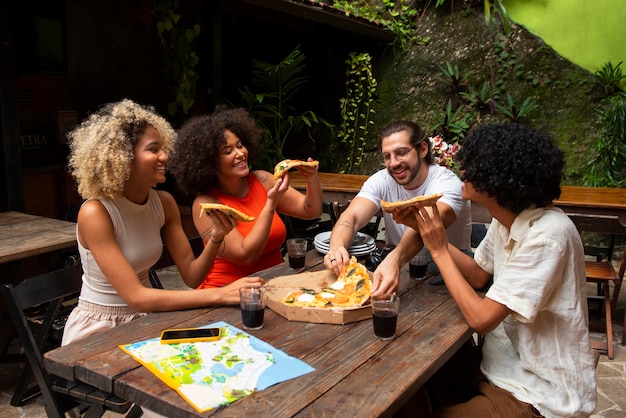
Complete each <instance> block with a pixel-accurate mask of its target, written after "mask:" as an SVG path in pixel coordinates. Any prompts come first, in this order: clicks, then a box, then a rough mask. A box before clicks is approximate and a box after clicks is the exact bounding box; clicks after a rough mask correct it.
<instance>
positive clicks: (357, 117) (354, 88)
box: [337, 53, 378, 173]
mask: <svg viewBox="0 0 626 418" xmlns="http://www.w3.org/2000/svg"><path fill="white" fill-rule="evenodd" d="M346 64H347V70H346V97H344V98H342V99H340V100H339V104H340V108H341V120H342V122H341V125H340V127H339V131H338V132H337V138H338V139H339V140H340V143H341V145H342V146H343V147H344V148H346V149H347V152H348V156H347V159H346V162H345V164H344V167H343V169H342V170H341V172H342V173H351V172H353V170H355V169H356V168H358V167H360V166H361V163H362V162H363V154H364V152H365V145H366V143H367V133H368V131H369V129H370V127H372V126H373V125H374V122H373V121H372V120H371V116H372V114H373V113H374V109H373V108H372V104H373V103H374V95H375V93H376V88H377V86H378V84H377V82H376V79H375V78H374V76H373V74H372V63H371V57H370V55H369V54H368V53H359V54H357V53H351V54H350V56H349V58H348V60H347V61H346Z"/></svg>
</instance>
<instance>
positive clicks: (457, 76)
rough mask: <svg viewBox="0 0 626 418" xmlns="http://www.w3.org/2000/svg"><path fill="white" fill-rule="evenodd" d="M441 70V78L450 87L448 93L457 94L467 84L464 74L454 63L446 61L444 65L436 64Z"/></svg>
mask: <svg viewBox="0 0 626 418" xmlns="http://www.w3.org/2000/svg"><path fill="white" fill-rule="evenodd" d="M437 66H438V67H439V69H440V70H441V73H442V75H443V76H442V77H441V80H442V81H443V82H444V83H445V84H446V85H447V86H448V87H449V88H450V93H451V94H452V95H453V96H457V95H459V94H460V93H461V91H462V90H463V89H464V88H465V86H467V81H466V80H465V76H464V75H463V74H462V73H461V72H460V71H459V67H458V66H457V65H456V64H454V65H453V64H450V62H449V61H446V65H445V66H443V65H437Z"/></svg>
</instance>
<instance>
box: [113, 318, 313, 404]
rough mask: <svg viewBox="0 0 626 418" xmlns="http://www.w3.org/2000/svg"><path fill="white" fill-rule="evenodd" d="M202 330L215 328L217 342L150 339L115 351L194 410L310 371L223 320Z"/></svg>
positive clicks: (227, 401) (226, 400)
mask: <svg viewBox="0 0 626 418" xmlns="http://www.w3.org/2000/svg"><path fill="white" fill-rule="evenodd" d="M207 327H220V328H221V329H222V338H221V339H220V340H218V341H210V342H196V343H181V344H161V342H160V341H159V339H158V338H153V339H150V340H145V341H139V342H136V343H132V344H126V345H121V346H120V348H121V349H122V350H124V351H125V352H126V353H128V354H130V355H131V356H132V357H133V358H134V359H135V360H137V361H138V362H140V363H141V364H143V365H144V366H145V367H147V368H148V369H149V370H150V371H151V372H152V373H154V374H155V375H156V376H157V377H158V378H159V379H161V380H162V381H163V382H165V383H166V384H167V385H168V386H170V387H171V388H173V389H175V390H176V391H177V392H178V393H179V394H180V395H181V396H182V397H183V398H185V400H187V402H189V403H190V404H191V405H193V407H194V408H196V409H197V410H198V411H199V412H204V411H208V410H210V409H213V408H217V407H219V406H222V405H227V404H229V403H231V402H234V401H236V400H237V399H240V398H242V397H244V396H247V395H250V394H251V393H254V392H257V391H260V390H263V389H265V388H268V387H269V386H272V385H275V384H276V383H279V382H283V381H285V380H289V379H293V378H295V377H298V376H302V375H303V374H306V373H310V372H312V371H313V370H315V369H313V368H312V367H311V366H309V365H308V364H306V363H304V362H302V361H301V360H299V359H297V358H295V357H290V356H288V355H287V354H285V353H284V352H283V351H280V350H278V349H276V348H274V347H272V346H271V345H269V344H267V343H266V342H264V341H262V340H260V339H258V338H256V337H254V336H251V335H249V334H247V333H246V332H244V331H241V330H239V329H238V328H235V327H233V326H231V325H229V324H227V323H225V322H216V323H214V324H210V325H207Z"/></svg>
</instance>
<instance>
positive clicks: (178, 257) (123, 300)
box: [63, 100, 263, 345]
mask: <svg viewBox="0 0 626 418" xmlns="http://www.w3.org/2000/svg"><path fill="white" fill-rule="evenodd" d="M69 137H70V149H71V154H70V160H69V169H70V172H71V174H72V175H73V176H74V177H75V178H76V180H77V183H78V191H79V192H80V194H81V195H82V197H83V198H85V199H87V200H86V201H85V203H84V204H83V205H82V206H81V208H80V211H79V212H78V222H77V226H76V236H77V239H78V249H79V252H80V258H81V264H82V267H83V272H84V274H83V285H82V288H81V292H80V297H79V300H78V306H77V307H76V308H75V309H74V310H73V311H72V313H71V314H70V316H69V319H68V321H67V324H66V325H65V330H64V333H63V344H64V345H65V344H69V343H70V342H71V341H75V340H78V339H80V338H83V337H86V336H87V335H90V334H92V333H94V332H97V331H101V330H105V329H109V328H112V327H114V326H116V325H118V324H121V323H124V322H129V321H131V320H133V319H135V318H137V317H139V316H142V315H145V313H146V312H156V311H172V310H179V309H189V308H197V307H203V306H210V305H218V304H220V305H221V304H236V303H239V288H240V287H245V286H259V285H262V284H263V280H262V279H261V278H258V277H257V278H246V279H245V280H241V281H239V282H238V283H237V284H233V285H232V286H228V287H225V288H223V289H211V290H204V291H202V292H195V291H184V290H165V289H153V288H152V287H150V283H149V280H148V269H149V268H150V267H151V266H152V265H154V264H155V263H156V262H157V261H158V259H159V257H160V256H161V253H162V251H163V242H165V244H166V245H167V247H168V250H169V251H170V254H171V255H172V258H173V259H174V262H175V263H176V266H177V267H178V270H179V271H180V274H181V276H182V278H183V280H184V281H185V283H190V281H196V280H202V278H204V276H205V275H206V274H207V272H208V271H209V268H210V267H211V264H212V263H213V260H214V259H215V255H216V254H217V251H218V246H217V245H214V244H211V245H207V246H206V248H205V249H204V251H203V252H202V254H201V255H200V256H199V257H198V258H197V259H196V258H195V257H194V254H193V252H192V250H191V246H190V245H189V241H188V239H187V236H186V235H185V232H184V231H183V227H182V224H181V220H180V213H179V211H178V205H177V204H176V202H175V201H174V198H173V197H172V195H170V194H169V193H167V192H164V191H157V190H155V189H154V186H156V185H157V184H158V183H162V182H164V181H165V166H166V164H167V161H168V160H169V157H168V155H167V153H168V151H169V150H170V148H171V147H172V144H173V142H174V141H175V139H176V133H175V132H174V130H173V129H172V128H171V126H170V125H169V123H167V121H166V120H165V119H163V118H162V117H161V116H159V115H158V114H156V113H155V112H154V110H153V109H152V108H151V107H147V106H141V105H139V104H137V103H135V102H133V101H131V100H122V101H120V102H117V103H110V104H107V105H105V106H103V107H102V108H101V109H100V110H98V111H97V112H96V113H94V114H92V115H91V116H90V117H89V118H88V119H87V120H86V121H84V122H83V123H82V124H81V125H80V126H78V127H77V128H76V129H74V130H73V131H72V132H71V133H70V135H69ZM211 216H212V219H213V230H212V231H211V234H212V236H213V238H214V239H215V240H218V241H219V240H220V239H221V237H223V236H224V235H226V234H227V233H228V232H229V231H230V230H231V229H232V228H233V227H234V226H235V223H234V222H233V221H231V219H229V218H228V217H227V216H224V215H221V214H212V215H211Z"/></svg>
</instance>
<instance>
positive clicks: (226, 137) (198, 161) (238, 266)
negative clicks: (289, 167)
mask: <svg viewBox="0 0 626 418" xmlns="http://www.w3.org/2000/svg"><path fill="white" fill-rule="evenodd" d="M261 135H262V132H261V129H260V128H259V127H258V126H257V124H256V122H255V121H254V119H253V118H252V117H251V116H250V115H249V114H248V113H247V112H246V111H245V110H244V109H230V108H227V107H218V108H217V109H216V110H215V111H214V112H213V113H211V114H209V115H203V116H196V117H193V118H191V119H190V120H189V121H187V122H186V123H185V124H184V125H183V126H182V127H181V128H180V129H179V131H178V141H177V142H176V144H175V146H174V154H173V156H172V162H171V164H170V167H171V172H172V173H173V174H174V176H175V177H176V181H177V183H178V186H179V187H180V189H181V190H182V191H183V192H185V193H187V194H188V195H191V196H195V199H194V202H193V207H192V214H193V221H194V224H195V226H196V229H197V230H198V232H199V233H200V235H201V236H202V239H203V241H204V243H205V245H210V244H215V245H219V246H220V250H219V252H218V256H217V258H216V259H215V263H214V264H213V268H212V269H211V271H210V272H209V274H208V275H207V276H206V278H205V279H204V280H203V281H198V282H197V283H196V284H195V287H198V288H209V287H220V286H224V285H227V284H229V283H232V282H233V281H235V280H237V279H239V278H240V277H244V276H247V275H249V274H251V273H253V272H256V271H259V270H262V269H265V268H268V267H271V266H274V265H276V264H278V263H280V262H282V261H283V258H282V254H281V251H280V248H281V246H282V244H283V242H284V241H285V238H286V235H287V231H286V228H285V225H284V223H283V222H282V220H281V219H280V217H279V216H278V213H277V212H280V213H282V214H284V215H288V216H292V217H296V218H301V219H314V218H317V217H318V216H320V214H321V213H322V189H321V186H320V182H319V178H318V176H317V167H305V166H300V167H297V170H298V171H299V172H300V173H301V174H302V175H303V176H304V178H305V179H306V182H307V190H306V195H303V194H302V193H300V192H298V191H297V190H295V189H294V188H292V187H289V174H285V175H284V176H283V177H281V178H279V179H278V180H276V181H274V178H273V175H272V174H271V173H269V172H267V171H264V170H255V171H250V168H249V165H248V164H249V163H250V162H253V161H254V159H255V157H256V155H257V153H258V149H259V144H260V141H261ZM309 161H312V160H311V159H310V158H309ZM277 163H278V161H277ZM202 203H222V204H224V205H228V206H231V207H233V208H235V209H238V210H240V211H242V212H244V213H246V214H248V215H250V216H254V217H256V220H254V221H252V222H239V224H238V225H237V227H236V228H235V229H233V230H232V231H231V232H230V233H228V234H227V235H226V236H225V237H224V238H223V240H219V241H214V240H213V238H212V237H211V236H210V235H209V234H208V231H211V229H212V228H213V221H212V219H211V218H208V217H200V204H202Z"/></svg>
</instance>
